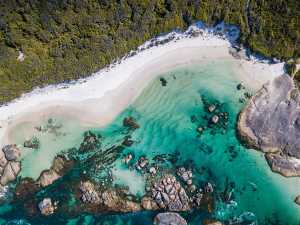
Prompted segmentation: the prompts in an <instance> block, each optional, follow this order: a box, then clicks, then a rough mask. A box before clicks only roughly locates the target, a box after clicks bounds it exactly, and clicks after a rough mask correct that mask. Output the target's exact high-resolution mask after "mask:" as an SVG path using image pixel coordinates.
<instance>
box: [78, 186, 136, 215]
mask: <svg viewBox="0 0 300 225" xmlns="http://www.w3.org/2000/svg"><path fill="white" fill-rule="evenodd" d="M79 190H80V192H81V194H80V199H81V201H82V202H83V203H84V204H91V205H94V206H96V208H98V209H99V210H101V211H102V212H103V211H110V212H135V211H140V210H141V205H140V203H139V202H134V201H131V200H129V199H127V198H126V195H125V194H124V193H122V191H121V190H118V189H114V188H111V189H106V190H103V191H100V190H99V188H97V187H96V186H95V185H94V184H93V183H91V182H90V181H85V182H81V183H80V186H79Z"/></svg>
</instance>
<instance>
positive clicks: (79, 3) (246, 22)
mask: <svg viewBox="0 0 300 225" xmlns="http://www.w3.org/2000/svg"><path fill="white" fill-rule="evenodd" d="M196 20H203V21H204V22H206V23H208V24H214V23H216V22H219V21H221V20H224V21H225V22H226V23H231V24H237V25H238V26H240V29H241V31H242V36H241V38H240V41H241V42H242V43H244V44H245V45H246V46H248V47H250V48H251V49H252V50H253V51H256V52H259V53H262V54H264V55H266V56H271V57H277V58H281V59H289V58H297V57H299V56H300V3H299V1H298V0H3V1H0V104H1V103H5V102H7V101H9V100H11V99H13V98H15V97H17V96H19V95H20V94H22V93H24V92H26V91H30V90H32V89H33V88H34V87H36V86H44V85H46V84H53V83H59V82H62V81H69V80H72V79H77V78H80V77H84V76H87V75H89V74H90V73H92V72H94V71H96V70H98V69H100V68H102V67H104V66H105V65H106V64H108V63H109V62H111V61H112V60H113V59H115V58H117V57H120V56H122V55H124V54H125V53H126V52H128V51H129V50H130V49H134V48H136V47H137V46H138V45H140V44H142V43H143V42H144V41H145V40H147V39H149V38H151V37H153V36H155V35H157V34H159V33H162V32H167V31H170V30H172V29H174V28H181V29H184V28H186V27H187V26H188V25H189V24H191V23H192V22H194V21H196ZM18 50H21V51H22V52H24V54H25V56H26V58H25V60H24V61H23V62H18V61H17V60H16V59H17V57H18Z"/></svg>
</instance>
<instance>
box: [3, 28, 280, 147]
mask: <svg viewBox="0 0 300 225" xmlns="http://www.w3.org/2000/svg"><path fill="white" fill-rule="evenodd" d="M190 30H192V31H193V30H196V33H197V35H198V36H196V37H194V36H193V35H194V34H195V32H194V33H193V32H191V31H190ZM170 35H171V36H172V35H173V36H174V35H175V38H173V39H172V40H171V41H169V42H167V43H164V44H162V45H158V46H156V45H154V46H152V47H147V46H149V45H150V46H151V43H153V41H148V42H146V43H145V44H144V45H142V46H140V47H139V49H141V51H140V52H138V53H137V54H135V55H133V56H130V57H125V59H123V60H121V61H119V62H117V63H115V64H112V65H110V66H109V67H108V68H104V69H102V70H100V71H98V72H96V73H95V74H92V75H91V76H90V77H89V78H87V79H84V80H79V81H78V82H76V83H75V84H72V85H67V86H66V84H61V85H57V86H48V87H45V88H42V89H36V90H34V91H32V92H30V93H28V94H25V95H23V96H22V97H20V98H18V99H16V100H14V101H13V102H11V103H8V104H7V105H4V106H1V107H0V127H1V128H0V138H1V141H0V147H1V148H2V147H3V146H4V145H6V144H12V143H9V134H10V132H11V131H12V130H13V128H14V127H16V126H17V125H18V124H21V123H23V122H38V121H40V120H41V119H42V118H47V117H48V118H49V117H50V116H63V117H67V118H71V119H75V120H78V121H79V122H80V123H81V124H82V125H83V126H87V127H89V126H105V125H107V124H109V123H110V122H111V121H112V120H113V119H114V118H115V117H116V116H117V115H118V114H119V113H120V112H122V111H123V110H124V109H125V108H126V107H127V106H128V105H130V104H131V103H132V102H133V101H134V100H135V99H136V97H138V96H139V94H140V93H141V91H142V90H143V89H144V88H145V86H146V85H147V84H148V83H149V82H150V81H151V80H152V79H154V78H155V77H157V76H159V75H160V74H163V73H165V72H168V71H170V70H173V69H176V68H179V67H183V66H185V65H190V64H198V63H205V62H208V61H214V60H230V61H232V62H233V65H234V71H235V72H236V74H238V75H239V76H240V77H239V79H240V80H241V82H245V83H247V84H249V85H250V86H253V88H255V89H256V88H259V87H260V86H261V85H262V84H264V83H265V82H267V81H268V80H272V79H273V78H274V77H276V76H278V75H281V74H282V73H283V63H276V64H270V63H268V62H265V61H260V60H257V59H253V58H250V59H245V58H244V57H243V56H242V58H241V59H237V58H235V57H234V56H233V55H232V54H230V48H231V47H232V40H231V39H230V37H228V36H227V37H226V38H225V36H226V35H225V34H223V36H222V35H216V34H213V33H211V32H210V31H209V30H205V29H203V28H197V27H195V26H192V27H190V28H189V29H188V30H187V31H186V32H185V33H174V32H171V33H169V34H167V35H164V36H161V37H158V38H156V39H155V40H159V41H161V40H164V38H165V39H166V40H168V39H170ZM231 50H232V49H231ZM62 99H63V100H62ZM102 106H105V107H102Z"/></svg>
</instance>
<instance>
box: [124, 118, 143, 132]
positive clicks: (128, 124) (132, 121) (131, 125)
mask: <svg viewBox="0 0 300 225" xmlns="http://www.w3.org/2000/svg"><path fill="white" fill-rule="evenodd" d="M123 126H124V127H129V128H131V129H138V128H140V125H138V123H137V122H136V121H135V119H134V118H133V117H131V116H130V117H126V118H125V119H124V120H123Z"/></svg>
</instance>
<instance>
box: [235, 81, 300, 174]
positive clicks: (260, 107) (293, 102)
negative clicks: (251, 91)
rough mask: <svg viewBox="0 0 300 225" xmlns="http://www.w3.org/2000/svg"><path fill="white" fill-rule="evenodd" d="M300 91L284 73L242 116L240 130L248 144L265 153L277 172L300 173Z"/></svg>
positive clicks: (259, 94)
mask: <svg viewBox="0 0 300 225" xmlns="http://www.w3.org/2000/svg"><path fill="white" fill-rule="evenodd" d="M299 104H300V92H299V89H298V87H296V85H295V83H294V81H293V79H292V78H291V77H290V76H288V75H281V76H279V77H277V78H275V79H274V80H273V81H271V82H268V83H267V84H265V85H264V86H263V87H262V88H261V89H260V90H259V91H258V92H257V93H256V94H255V95H254V96H253V97H252V98H251V99H250V101H249V103H248V105H247V106H246V107H245V108H244V109H243V111H242V112H241V113H240V115H239V120H238V127H237V128H238V133H239V135H240V137H241V139H242V140H244V142H245V144H246V145H247V146H248V147H251V148H255V149H258V150H260V151H262V152H264V153H266V160H267V161H268V164H269V165H270V167H271V169H272V170H273V171H274V172H277V173H280V174H281V175H283V176H287V177H290V176H300V132H299V131H300V108H299Z"/></svg>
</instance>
